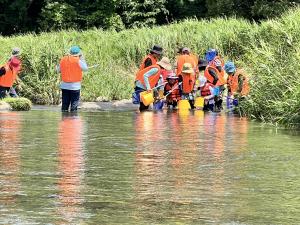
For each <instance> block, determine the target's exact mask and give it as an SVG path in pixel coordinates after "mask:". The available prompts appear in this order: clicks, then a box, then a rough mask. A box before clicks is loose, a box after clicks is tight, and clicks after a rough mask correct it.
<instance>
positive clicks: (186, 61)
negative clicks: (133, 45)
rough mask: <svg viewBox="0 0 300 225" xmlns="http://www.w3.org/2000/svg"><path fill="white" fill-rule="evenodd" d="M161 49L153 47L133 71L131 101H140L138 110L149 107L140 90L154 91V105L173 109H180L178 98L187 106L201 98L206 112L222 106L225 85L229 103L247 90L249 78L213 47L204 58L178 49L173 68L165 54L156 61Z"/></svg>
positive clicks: (191, 106) (186, 50)
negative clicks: (135, 72)
mask: <svg viewBox="0 0 300 225" xmlns="http://www.w3.org/2000/svg"><path fill="white" fill-rule="evenodd" d="M162 51H163V49H162V48H161V47H160V46H157V45H155V46H153V48H152V49H151V50H150V53H149V54H148V55H147V56H146V57H145V58H144V59H143V61H142V63H141V65H140V69H139V71H138V72H137V74H136V79H135V92H134V93H133V100H134V103H135V104H140V111H143V110H146V109H148V107H149V105H148V104H147V105H145V103H144V102H143V101H141V99H140V93H141V92H148V93H153V95H154V99H155V101H154V103H153V104H154V107H155V105H156V104H159V105H160V106H163V104H162V103H161V102H162V101H164V102H165V103H166V106H167V107H168V108H172V109H175V108H177V107H179V108H180V106H179V105H178V103H180V101H181V100H186V101H188V102H189V104H190V108H192V109H193V108H197V104H195V100H196V99H197V98H198V97H202V98H203V99H204V107H203V110H209V111H221V110H222V109H223V94H224V90H225V87H226V86H227V89H228V95H227V99H228V101H227V102H229V103H232V102H234V103H236V102H237V100H236V99H237V98H238V97H244V96H246V95H248V93H249V84H248V77H247V75H246V74H245V72H244V71H243V70H241V69H236V67H235V65H234V63H233V62H231V61H228V62H226V63H224V61H223V59H222V58H221V57H220V55H219V54H218V51H217V50H215V49H209V50H208V51H207V52H206V54H205V59H198V57H197V56H196V55H194V54H192V53H191V51H190V49H189V48H187V47H184V48H180V49H179V51H178V55H177V57H176V61H175V64H174V67H173V68H174V69H172V65H171V63H170V60H169V59H168V58H167V57H162V59H161V60H159V59H160V57H161V56H162V53H163V52H162ZM155 108H157V107H155Z"/></svg>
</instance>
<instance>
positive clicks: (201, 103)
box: [194, 97, 204, 108]
mask: <svg viewBox="0 0 300 225" xmlns="http://www.w3.org/2000/svg"><path fill="white" fill-rule="evenodd" d="M194 106H195V107H196V108H203V107H204V98H203V97H197V98H196V99H195V104H194Z"/></svg>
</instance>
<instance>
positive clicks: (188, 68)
mask: <svg viewBox="0 0 300 225" xmlns="http://www.w3.org/2000/svg"><path fill="white" fill-rule="evenodd" d="M182 72H183V73H194V70H193V66H192V64H190V63H185V64H183V67H182Z"/></svg>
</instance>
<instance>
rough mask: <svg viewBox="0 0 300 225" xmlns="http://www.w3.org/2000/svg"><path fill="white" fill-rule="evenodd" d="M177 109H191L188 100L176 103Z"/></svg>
mask: <svg viewBox="0 0 300 225" xmlns="http://www.w3.org/2000/svg"><path fill="white" fill-rule="evenodd" d="M178 109H191V105H190V102H189V100H185V99H184V100H180V101H179V102H178Z"/></svg>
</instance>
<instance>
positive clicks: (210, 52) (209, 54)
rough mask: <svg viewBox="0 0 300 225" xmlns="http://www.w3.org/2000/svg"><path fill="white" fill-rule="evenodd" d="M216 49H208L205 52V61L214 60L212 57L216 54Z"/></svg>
mask: <svg viewBox="0 0 300 225" xmlns="http://www.w3.org/2000/svg"><path fill="white" fill-rule="evenodd" d="M217 53H218V52H217V50H216V49H208V51H207V52H206V54H205V59H206V61H207V62H210V61H212V60H214V58H215V57H216V56H217Z"/></svg>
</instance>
